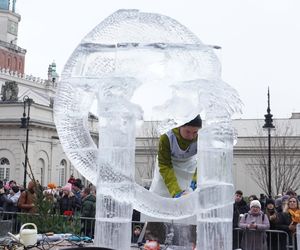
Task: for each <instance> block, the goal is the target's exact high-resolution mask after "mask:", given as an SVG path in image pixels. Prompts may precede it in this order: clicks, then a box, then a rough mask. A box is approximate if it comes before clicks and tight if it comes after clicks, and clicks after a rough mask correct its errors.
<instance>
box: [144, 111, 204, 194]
mask: <svg viewBox="0 0 300 250" xmlns="http://www.w3.org/2000/svg"><path fill="white" fill-rule="evenodd" d="M201 127H202V120H201V118H200V115H198V116H196V117H195V118H194V119H193V120H191V121H189V122H187V123H185V124H184V125H182V126H180V127H177V128H173V129H172V130H170V131H168V132H167V133H165V134H163V135H161V136H160V139H159V149H158V166H157V167H156V168H155V172H154V178H153V181H152V184H151V187H150V191H152V192H154V193H157V194H159V195H161V196H164V197H173V198H178V197H180V196H181V195H185V194H187V193H188V192H189V190H190V189H192V190H194V189H196V181H197V172H196V170H197V161H196V154H197V139H198V130H199V129H201Z"/></svg>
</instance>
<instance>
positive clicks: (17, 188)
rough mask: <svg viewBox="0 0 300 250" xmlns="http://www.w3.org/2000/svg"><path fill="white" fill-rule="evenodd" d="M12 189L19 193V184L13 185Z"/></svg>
mask: <svg viewBox="0 0 300 250" xmlns="http://www.w3.org/2000/svg"><path fill="white" fill-rule="evenodd" d="M11 189H12V191H14V193H18V192H19V190H20V189H19V187H17V186H13V187H12V188H11Z"/></svg>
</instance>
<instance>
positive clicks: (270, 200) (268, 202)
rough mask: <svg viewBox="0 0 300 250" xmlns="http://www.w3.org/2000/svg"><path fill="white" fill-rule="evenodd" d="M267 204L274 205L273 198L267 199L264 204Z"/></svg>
mask: <svg viewBox="0 0 300 250" xmlns="http://www.w3.org/2000/svg"><path fill="white" fill-rule="evenodd" d="M268 204H273V205H274V206H275V201H274V200H273V199H267V200H266V206H268Z"/></svg>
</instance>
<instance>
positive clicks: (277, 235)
mask: <svg viewBox="0 0 300 250" xmlns="http://www.w3.org/2000/svg"><path fill="white" fill-rule="evenodd" d="M26 216H27V217H28V218H29V219H30V218H33V217H34V216H39V215H38V214H26V213H19V212H18V213H16V212H4V211H3V212H2V211H1V212H0V222H3V223H5V222H7V221H10V225H12V227H11V232H12V233H13V234H17V233H19V230H20V227H21V224H23V221H22V220H24V218H26ZM61 217H62V218H65V219H66V223H69V221H70V220H76V221H77V222H78V223H77V224H76V226H75V227H77V228H76V229H77V232H78V233H77V234H80V235H82V236H89V237H91V238H93V236H94V227H95V219H94V218H87V217H77V218H70V217H68V216H61ZM136 225H140V227H141V229H142V231H143V232H142V233H143V234H145V231H146V226H147V223H146V224H145V225H144V223H143V222H139V221H133V222H132V230H133V228H134V227H135V226H136ZM0 226H1V225H0ZM154 228H156V229H157V230H158V228H157V227H154ZM158 231H159V230H158ZM55 233H67V232H55ZM152 233H153V232H152ZM157 233H158V234H159V235H161V233H162V231H161V230H160V231H159V232H157ZM165 233H166V232H164V234H165ZM143 236H144V235H143ZM165 236H167V235H165ZM253 239H256V240H253ZM257 239H259V240H257ZM132 242H133V241H132ZM139 242H141V239H140V240H139ZM296 242H297V240H296V234H295V235H292V236H291V235H289V234H288V233H287V232H285V231H280V230H264V231H260V230H248V229H247V230H244V229H240V228H235V229H234V230H233V249H243V248H242V247H243V246H242V244H246V245H247V247H249V246H252V247H251V248H249V249H261V250H265V249H268V250H297V243H296ZM135 243H136V242H135ZM161 243H164V242H161ZM258 244H262V246H260V245H258ZM263 245H265V246H266V248H263Z"/></svg>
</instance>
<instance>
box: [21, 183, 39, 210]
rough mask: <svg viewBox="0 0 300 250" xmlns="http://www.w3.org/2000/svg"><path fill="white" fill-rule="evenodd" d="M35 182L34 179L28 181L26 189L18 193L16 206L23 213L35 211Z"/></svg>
mask: <svg viewBox="0 0 300 250" xmlns="http://www.w3.org/2000/svg"><path fill="white" fill-rule="evenodd" d="M36 188H37V184H36V183H35V182H34V181H30V182H29V183H28V188H27V190H25V191H23V192H22V193H21V195H20V198H19V202H18V207H19V209H21V212H23V213H36V212H38V211H37V207H36V204H35V202H36V192H35V190H36Z"/></svg>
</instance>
